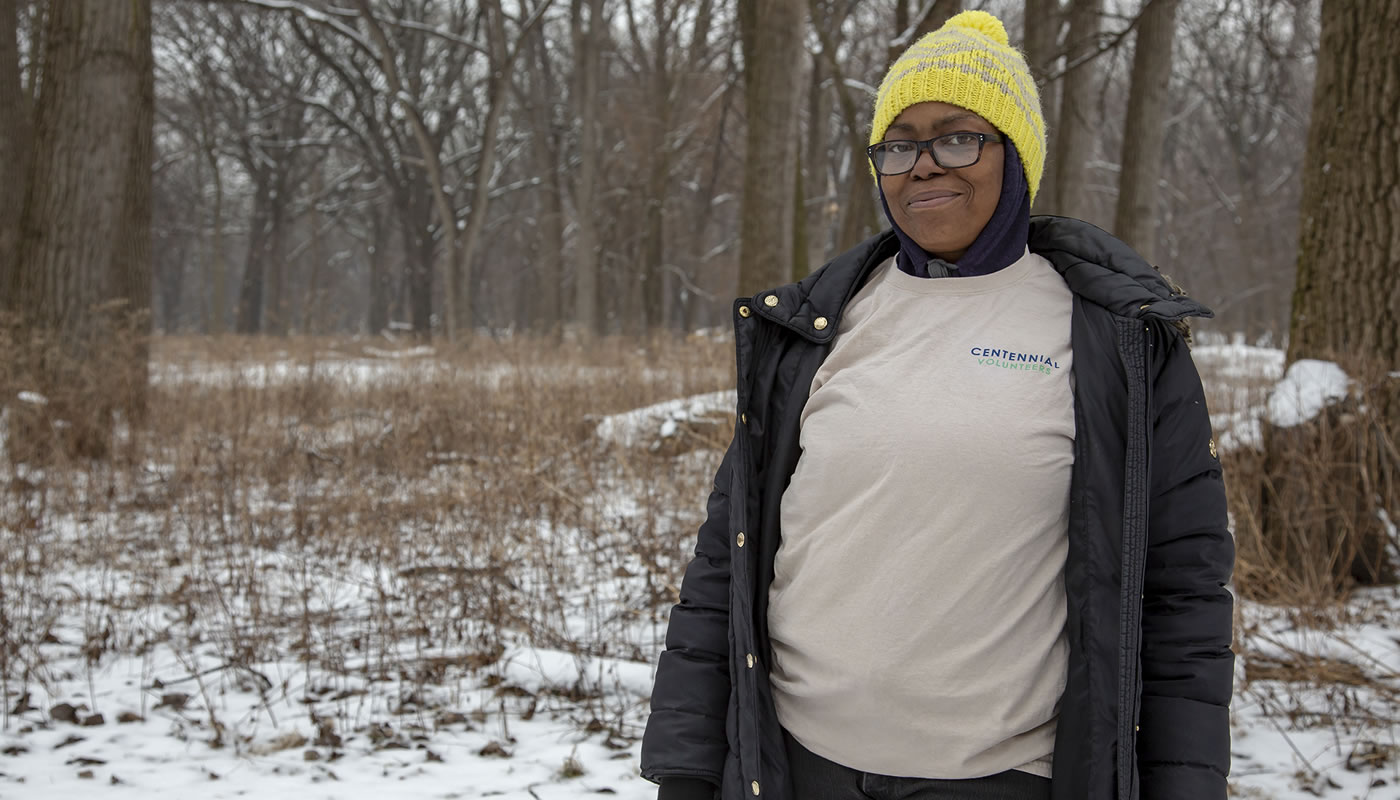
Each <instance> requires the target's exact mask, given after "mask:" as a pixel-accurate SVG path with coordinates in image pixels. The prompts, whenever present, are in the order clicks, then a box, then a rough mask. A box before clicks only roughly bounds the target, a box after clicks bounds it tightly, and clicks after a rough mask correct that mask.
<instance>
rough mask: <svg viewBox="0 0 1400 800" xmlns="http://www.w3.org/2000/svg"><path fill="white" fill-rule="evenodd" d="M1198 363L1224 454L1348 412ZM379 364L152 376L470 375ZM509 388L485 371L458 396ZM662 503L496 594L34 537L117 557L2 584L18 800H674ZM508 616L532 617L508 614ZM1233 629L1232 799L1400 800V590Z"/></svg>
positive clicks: (405, 567) (689, 457)
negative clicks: (1270, 429)
mask: <svg viewBox="0 0 1400 800" xmlns="http://www.w3.org/2000/svg"><path fill="white" fill-rule="evenodd" d="M1195 352H1196V359H1197V362H1198V364H1199V365H1200V368H1201V372H1202V374H1203V376H1205V378H1206V380H1207V382H1208V384H1210V386H1209V390H1210V394H1211V397H1212V398H1213V399H1214V400H1213V402H1216V403H1217V404H1219V403H1220V402H1221V401H1219V399H1218V398H1221V397H1225V398H1230V400H1229V401H1228V405H1229V406H1230V407H1229V408H1227V409H1223V410H1221V409H1219V408H1217V417H1216V420H1215V422H1216V426H1217V435H1219V436H1220V437H1221V439H1222V442H1229V444H1230V445H1231V446H1243V445H1248V444H1250V443H1252V442H1253V441H1255V439H1256V438H1257V420H1259V419H1260V418H1262V416H1263V415H1264V414H1267V413H1271V412H1273V413H1274V414H1275V418H1276V419H1281V415H1285V414H1292V415H1294V416H1295V417H1297V416H1301V415H1306V414H1307V413H1309V408H1312V412H1311V413H1315V411H1316V409H1315V408H1313V406H1316V403H1315V402H1314V403H1311V405H1309V404H1308V402H1306V401H1310V400H1320V399H1323V398H1325V397H1327V396H1329V395H1333V396H1335V394H1336V393H1337V392H1339V391H1340V392H1344V391H1345V390H1346V382H1345V376H1342V377H1341V378H1338V376H1337V375H1336V374H1335V373H1334V372H1333V371H1332V370H1331V369H1329V368H1328V367H1326V366H1310V367H1306V368H1305V369H1304V370H1302V371H1301V372H1300V373H1299V374H1296V375H1295V374H1294V373H1293V372H1290V379H1291V381H1292V382H1291V383H1286V384H1285V385H1286V386H1287V387H1289V388H1288V392H1289V395H1288V397H1289V398H1291V399H1290V400H1289V402H1291V403H1292V404H1291V405H1289V406H1288V407H1287V408H1283V407H1282V406H1281V407H1280V409H1273V407H1272V405H1271V404H1270V403H1269V401H1268V400H1267V398H1268V393H1267V390H1268V388H1269V387H1270V386H1272V385H1273V384H1274V383H1275V382H1277V381H1278V380H1279V379H1280V378H1282V377H1284V376H1283V375H1282V374H1281V371H1282V362H1283V357H1282V353H1281V352H1279V351H1277V350H1273V349H1268V348H1259V347H1248V346H1245V345H1243V344H1239V343H1234V344H1214V345H1207V346H1201V347H1198V348H1197V349H1196V351H1195ZM369 355H370V356H371V358H365V359H360V358H355V359H350V358H326V359H323V360H321V361H320V362H318V364H317V365H316V366H308V365H306V364H295V363H291V362H288V363H282V364H272V365H253V366H248V367H229V366H220V367H213V366H210V367H205V368H199V369H193V370H191V369H173V368H171V369H166V368H161V369H159V370H157V371H156V373H155V374H156V375H157V380H159V381H162V382H164V383H166V384H167V385H169V384H174V385H182V384H184V383H188V382H199V383H202V384H206V385H207V384H215V385H219V384H222V383H228V382H240V383H242V384H245V385H246V384H248V383H253V384H256V385H274V384H283V383H287V382H295V381H299V380H305V379H306V378H307V377H308V376H309V375H315V376H316V377H317V378H319V379H324V380H334V381H347V382H367V381H375V380H381V379H384V377H385V376H386V375H397V376H400V377H402V376H403V375H404V374H406V373H407V374H414V373H418V372H419V371H423V370H427V371H430V372H434V374H439V375H441V374H446V373H451V374H452V375H453V376H456V377H461V376H462V375H463V373H462V372H461V371H460V370H456V368H454V367H450V366H448V365H445V364H442V363H440V362H437V361H435V360H434V358H433V354H432V352H431V351H429V350H422V351H408V352H399V353H397V354H389V355H384V354H376V353H371V354H369ZM454 370H456V371H455V372H454ZM508 376H509V368H507V367H500V368H497V367H490V368H483V369H482V370H480V371H477V372H474V373H472V374H471V375H469V376H466V377H469V378H470V379H471V380H472V381H478V382H480V381H486V382H491V381H498V380H502V379H504V378H505V377H508ZM536 379H538V380H540V381H542V382H544V381H548V380H550V378H549V374H548V373H547V372H542V373H541V374H540V375H538V376H536ZM597 379H598V380H603V381H606V380H608V379H609V378H608V375H607V374H605V373H604V372H600V373H599V374H598V376H597ZM571 380H575V381H576V380H578V375H577V374H575V375H574V376H572V378H571ZM1339 387H1340V388H1339ZM1275 396H1281V395H1279V394H1278V393H1276V395H1275ZM1292 400H1298V401H1299V402H1292ZM41 401H42V398H36V397H26V398H22V402H26V403H31V404H33V403H38V402H41ZM1276 402H1278V403H1284V402H1285V400H1282V399H1281V400H1278V401H1276ZM733 403H734V400H733V393H732V392H716V393H712V394H702V395H696V396H693V397H685V398H681V399H679V400H675V401H671V402H667V403H662V404H658V405H654V406H648V407H645V408H639V409H636V410H634V411H630V412H626V413H623V414H617V415H613V416H609V417H606V418H602V419H597V420H592V421H591V424H592V425H593V435H594V438H595V439H596V440H597V442H598V443H599V447H602V448H611V450H608V451H607V452H619V451H620V450H625V449H626V448H635V449H638V450H643V451H647V452H652V453H655V452H658V451H659V452H662V453H663V454H664V453H665V452H669V451H668V450H667V448H665V447H663V446H662V445H664V443H666V442H667V441H674V440H676V439H677V437H678V436H681V435H682V434H683V432H685V431H691V430H695V429H704V426H706V425H713V423H714V421H715V419H716V418H720V419H722V418H723V417H724V416H725V415H726V414H730V413H732V408H733ZM1227 437H1228V438H1227ZM679 449H680V450H681V452H679V453H678V454H677V455H675V456H674V457H673V458H672V460H673V461H674V464H675V467H674V469H675V470H677V471H678V472H684V473H686V474H689V473H698V474H703V473H706V472H707V471H708V470H710V469H713V466H714V464H715V463H717V461H718V458H719V453H718V452H717V451H716V450H713V449H703V450H699V451H696V450H694V449H693V448H679ZM150 472H151V473H152V474H153V475H156V477H155V478H153V480H159V474H160V470H159V469H158V468H153V469H151V470H150ZM645 477H646V476H642V478H645ZM701 484H702V485H703V481H702V482H701ZM646 486H647V482H646V481H645V480H635V479H624V478H621V477H619V478H617V479H615V480H610V481H605V482H603V483H601V484H599V485H598V486H596V487H594V488H595V490H596V492H595V495H594V496H593V498H592V499H591V500H590V501H589V502H591V503H594V505H593V506H591V509H592V510H591V512H590V513H593V514H595V515H597V516H599V517H601V518H602V521H601V522H600V523H599V525H598V529H599V530H607V531H616V536H615V537H613V538H608V537H602V538H599V537H597V536H595V535H594V534H591V533H588V532H587V531H583V530H572V529H569V528H567V527H566V526H563V525H560V524H554V523H551V522H550V521H549V520H546V519H538V520H536V519H524V520H522V524H521V526H520V531H516V532H515V533H513V534H512V536H515V537H523V538H522V541H523V540H528V542H524V543H522V541H515V540H512V544H511V546H512V547H517V546H518V547H525V546H527V545H528V546H529V547H538V548H541V551H547V552H548V553H550V555H551V559H552V562H554V563H557V564H567V565H569V566H560V567H557V571H554V569H553V568H552V569H551V570H550V571H543V572H541V571H528V570H527V571H523V572H509V571H508V572H505V573H503V574H500V573H496V572H492V570H493V569H495V567H494V566H492V565H495V564H497V563H498V562H497V561H496V560H495V559H497V558H498V557H501V556H500V555H499V554H497V553H495V552H491V553H490V554H489V555H490V559H491V560H490V561H489V563H488V562H487V561H480V562H478V561H476V560H473V559H476V558H477V557H478V556H480V557H481V558H485V557H486V556H483V555H481V554H480V553H477V552H476V551H470V552H469V553H468V554H467V555H465V556H464V555H463V554H462V553H460V552H455V551H453V550H451V549H450V548H448V549H440V548H439V549H435V547H436V546H435V545H432V546H427V547H426V548H425V550H424V551H423V552H422V553H419V554H418V555H417V556H416V557H415V558H414V559H413V560H411V563H408V564H403V563H400V564H396V565H393V566H392V567H389V566H386V565H385V564H382V563H377V562H374V561H372V560H364V559H360V558H356V557H354V555H353V553H352V554H350V555H347V556H346V557H344V558H336V559H327V558H324V557H321V556H319V555H318V554H317V553H316V552H314V551H313V550H307V549H299V547H298V545H297V544H296V542H294V541H288V542H283V543H281V544H276V543H274V544H272V545H268V543H267V542H265V541H261V540H259V541H258V543H257V546H256V547H249V548H246V549H245V548H243V547H241V546H235V544H236V542H235V544H229V545H228V546H227V547H226V548H225V549H224V550H221V551H219V552H215V553H209V554H207V556H206V557H203V558H204V559H205V560H202V561H199V562H198V563H195V561H194V560H192V559H191V558H189V557H184V558H174V557H172V556H170V555H169V554H168V553H167V551H166V550H165V549H163V548H165V547H166V546H167V545H166V543H167V542H169V541H172V540H173V539H178V538H179V537H181V536H188V537H193V536H194V534H193V532H192V531H184V532H181V531H172V530H170V529H169V518H168V517H164V516H162V515H160V514H156V513H147V512H137V513H133V514H131V515H130V516H126V517H121V518H116V517H111V516H104V515H102V514H101V513H96V514H88V515H86V516H84V515H81V514H77V515H72V516H70V517H69V518H68V519H67V521H66V523H65V524H63V525H59V526H55V527H54V529H53V530H51V531H44V532H43V533H42V537H45V540H46V541H51V542H62V541H67V542H69V543H70V544H71V543H75V542H80V541H81V542H86V541H89V540H91V541H93V546H94V547H106V548H108V549H109V550H110V552H111V553H112V554H113V555H112V556H111V557H110V558H105V557H104V558H101V559H94V563H91V564H87V563H85V564H83V565H81V566H69V565H62V564H50V563H40V561H37V560H36V561H34V562H33V563H32V564H31V565H30V568H26V569H22V570H20V571H19V572H17V573H16V574H15V577H13V578H10V579H7V580H8V582H7V583H5V584H3V585H0V606H2V607H3V608H4V609H5V612H6V613H7V614H8V615H9V617H7V619H6V620H3V621H0V622H4V624H6V625H10V626H12V631H13V632H14V633H15V634H16V635H13V636H8V637H7V640H10V641H14V640H23V641H24V642H25V645H24V646H22V647H18V648H16V649H15V650H14V651H13V652H11V653H9V654H8V659H9V660H8V662H7V663H8V666H9V669H8V673H9V675H10V676H11V677H10V680H9V681H8V682H7V683H6V684H5V685H4V686H3V687H0V692H2V693H3V697H4V704H5V705H4V708H3V709H0V712H4V713H3V722H4V725H3V730H0V798H45V799H46V800H47V799H48V798H65V797H87V796H91V795H99V796H112V797H133V798H135V797H139V798H147V797H150V798H194V797H198V798H234V797H259V798H281V797H287V798H306V799H307V800H312V798H318V799H319V798H347V799H348V800H360V799H362V798H374V800H380V799H381V798H399V797H404V798H408V797H413V798H477V797H500V798H507V799H508V800H514V799H517V798H518V799H519V800H526V799H527V798H533V799H534V800H549V799H550V798H583V797H596V796H619V797H624V798H651V797H654V796H655V787H653V786H651V785H650V784H648V783H646V782H645V781H643V780H641V779H640V778H639V777H638V774H637V773H638V766H639V764H638V755H639V747H640V733H641V730H642V726H643V725H644V723H645V719H646V713H647V698H648V695H649V693H650V685H651V679H652V668H653V667H652V665H653V664H654V663H655V659H656V655H657V654H658V653H659V651H660V649H661V646H662V644H661V639H662V635H663V633H664V625H665V619H664V614H665V613H666V611H667V608H668V605H669V602H670V598H671V597H673V596H674V586H672V585H664V584H663V585H657V584H656V582H655V564H651V565H650V566H649V565H648V562H647V559H646V558H645V557H643V556H639V555H638V554H637V553H635V552H633V551H631V550H629V549H628V542H627V535H628V534H627V532H628V531H635V530H640V529H645V527H646V526H647V525H654V524H655V522H656V521H655V520H654V519H653V518H652V517H649V516H648V514H651V513H654V509H651V510H649V509H650V508H651V507H650V506H649V505H648V503H647V502H644V501H643V499H642V493H644V492H645V491H646ZM702 500H703V497H697V498H695V506H696V507H695V508H694V509H687V510H685V512H686V513H688V514H689V515H690V516H689V517H687V518H686V519H685V520H684V524H686V525H693V522H694V515H695V514H696V513H698V510H699V506H700V502H701V501H702ZM268 502H269V503H270V504H271V503H272V501H271V500H270V499H269V500H268ZM575 502H576V501H575ZM522 513H530V512H524V511H522ZM678 513H679V512H678ZM103 539H119V540H120V541H118V542H115V543H113V542H111V541H106V542H103V541H99V540H103ZM220 541H223V540H220ZM677 549H678V552H676V553H673V554H669V555H668V558H670V559H672V561H665V562H664V564H670V563H682V562H683V561H684V558H685V552H684V551H685V550H687V549H688V545H683V546H682V547H680V548H677ZM192 552H195V551H194V550H192V549H191V550H186V549H183V548H180V547H175V548H173V549H171V550H170V551H169V553H192ZM516 552H519V551H516ZM503 557H504V558H506V559H507V561H506V562H500V563H510V562H509V559H510V558H511V557H512V556H511V555H510V553H506V554H505V556H503ZM17 558H19V559H20V561H21V562H23V559H24V558H37V556H30V555H21V556H17ZM11 563H15V562H14V561H13V559H12V562H11ZM477 570H479V574H478V572H476V571H477ZM675 577H678V576H674V575H673V576H672V579H674V578H675ZM478 580H479V581H483V582H487V581H492V580H497V581H498V583H499V587H498V588H497V589H492V590H491V591H490V594H491V597H492V598H494V601H493V602H496V603H498V605H499V606H502V607H504V608H505V609H506V612H505V613H503V612H502V611H501V610H500V608H496V610H495V611H493V613H494V614H496V616H497V617H498V619H506V620H512V619H513V620H515V622H514V623H513V624H512V623H510V622H507V623H504V624H503V623H501V622H499V621H496V622H492V623H490V624H487V623H484V622H482V621H480V620H477V619H475V618H474V617H473V616H472V615H473V610H472V608H468V607H467V606H468V605H469V602H468V601H467V600H462V599H461V598H458V602H461V603H462V607H461V609H460V610H453V609H452V608H447V609H443V608H440V607H439V608H433V609H430V610H428V611H425V610H423V608H422V607H421V603H422V602H423V599H424V598H433V597H444V598H450V597H456V595H452V594H451V592H452V591H456V590H459V589H460V588H461V586H462V585H476V584H474V583H472V582H473V581H478ZM435 581H440V584H439V583H435ZM250 582H251V583H255V584H256V586H255V587H254V588H249V586H248V584H249V583H250ZM217 587H234V589H236V591H230V592H229V593H228V594H220V592H219V591H217ZM3 592H9V593H10V595H9V598H10V599H6V597H5V595H4V594H3ZM435 592H437V593H438V594H434V593H435ZM16 596H23V597H24V598H27V599H26V601H25V602H26V604H25V605H23V606H22V607H21V606H20V605H18V604H17V601H16V600H14V598H15V597H16ZM43 598H51V600H49V601H45V600H43ZM542 598H543V599H542ZM514 606H519V607H520V608H521V609H524V608H526V607H527V606H528V607H529V608H530V609H531V610H529V611H525V610H521V611H519V613H517V614H515V615H514V616H512V615H511V614H510V613H509V611H510V609H511V608H512V607H514ZM425 614H426V615H428V616H430V617H432V618H431V619H429V620H427V621H426V622H424V621H423V620H422V619H421V617H422V616H423V615H425ZM1238 619H1239V625H1238V628H1239V646H1238V647H1239V658H1238V662H1237V675H1236V694H1235V702H1234V705H1233V708H1232V714H1231V717H1232V724H1233V731H1234V733H1233V743H1232V751H1233V753H1234V759H1233V760H1234V774H1233V775H1232V778H1231V784H1232V787H1233V792H1232V796H1236V797H1243V798H1259V799H1260V800H1269V799H1272V800H1295V799H1298V798H1313V797H1324V798H1336V800H1360V799H1361V798H1366V800H1387V799H1393V800H1400V739H1398V738H1397V734H1398V733H1400V633H1397V626H1398V625H1400V591H1397V590H1396V589H1393V588H1389V589H1373V590H1368V591H1366V592H1363V593H1360V594H1359V595H1358V596H1357V597H1356V598H1355V599H1354V600H1353V602H1352V603H1351V604H1350V605H1349V606H1348V607H1347V608H1346V609H1343V610H1341V611H1339V612H1338V613H1337V614H1335V615H1333V616H1332V617H1331V618H1329V619H1327V620H1317V619H1308V618H1306V617H1305V616H1304V615H1301V614H1299V613H1296V611H1294V610H1291V609H1281V608H1270V607H1264V606H1259V605H1254V604H1242V606H1241V608H1240V611H1239V615H1238ZM244 620H248V622H243V621H244ZM253 620H263V621H262V622H253ZM416 626H421V627H422V628H423V631H424V632H422V633H420V632H415V630H414V629H415V627H416ZM444 631H453V632H454V633H453V635H452V636H450V637H449V636H445V635H443V632H444ZM17 676H23V677H24V680H19V679H18V677H17Z"/></svg>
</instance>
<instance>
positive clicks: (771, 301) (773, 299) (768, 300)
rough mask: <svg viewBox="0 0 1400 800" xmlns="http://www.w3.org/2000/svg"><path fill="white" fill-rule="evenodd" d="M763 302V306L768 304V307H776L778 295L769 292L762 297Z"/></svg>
mask: <svg viewBox="0 0 1400 800" xmlns="http://www.w3.org/2000/svg"><path fill="white" fill-rule="evenodd" d="M763 304H764V305H765V306H768V307H769V308H777V307H778V296H777V295H776V294H770V295H768V296H767V297H765V298H763Z"/></svg>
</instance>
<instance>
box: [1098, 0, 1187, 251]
mask: <svg viewBox="0 0 1400 800" xmlns="http://www.w3.org/2000/svg"><path fill="white" fill-rule="evenodd" d="M1178 4H1179V0H1144V2H1143V8H1142V12H1141V15H1140V17H1139V21H1138V26H1137V42H1136V44H1135V45H1134V51H1133V78H1132V88H1131V89H1130V90H1129V93H1128V112H1127V118H1126V122H1125V124H1124V126H1123V157H1122V168H1121V171H1120V172H1119V176H1118V210H1117V216H1116V217H1115V222H1114V232H1115V233H1117V234H1118V237H1119V238H1121V239H1123V240H1124V241H1125V242H1127V243H1128V244H1130V245H1132V246H1133V247H1134V248H1136V249H1137V251H1138V253H1140V254H1142V257H1143V258H1145V259H1147V260H1148V261H1149V262H1151V261H1153V259H1154V258H1155V257H1156V250H1157V227H1158V223H1159V221H1160V220H1159V217H1158V215H1157V201H1158V199H1159V198H1160V197H1161V195H1162V191H1161V188H1160V187H1159V186H1158V179H1159V177H1160V175H1161V173H1162V144H1163V142H1164V141H1165V140H1166V135H1167V134H1166V121H1167V111H1168V108H1169V105H1168V102H1167V89H1168V85H1169V83H1170V82H1171V73H1172V41H1173V40H1174V39H1175V38H1176V9H1177V5H1178Z"/></svg>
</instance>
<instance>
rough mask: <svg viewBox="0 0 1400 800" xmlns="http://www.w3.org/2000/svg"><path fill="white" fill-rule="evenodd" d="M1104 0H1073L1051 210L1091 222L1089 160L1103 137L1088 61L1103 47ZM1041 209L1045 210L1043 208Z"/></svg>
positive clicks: (1053, 149) (1056, 142) (1056, 143)
mask: <svg viewBox="0 0 1400 800" xmlns="http://www.w3.org/2000/svg"><path fill="white" fill-rule="evenodd" d="M1102 9H1103V0H1070V7H1069V34H1068V36H1069V39H1068V42H1067V46H1066V49H1065V59H1066V69H1067V70H1068V72H1066V74H1065V77H1064V80H1063V81H1062V83H1063V86H1062V87H1061V93H1060V124H1059V125H1057V126H1055V127H1054V128H1052V130H1054V131H1056V132H1057V135H1056V137H1055V140H1054V141H1053V142H1052V145H1051V148H1052V153H1053V157H1052V159H1051V160H1052V161H1053V162H1054V164H1055V179H1054V183H1053V185H1052V187H1051V188H1052V189H1054V191H1055V196H1054V197H1053V198H1052V199H1051V200H1050V207H1049V208H1048V209H1045V210H1046V211H1048V212H1049V213H1052V214H1059V215H1061V216H1066V217H1075V218H1077V219H1084V220H1088V219H1089V218H1090V217H1091V216H1093V204H1092V202H1091V198H1090V197H1089V190H1088V186H1089V183H1090V181H1089V161H1090V159H1092V158H1093V156H1094V142H1095V141H1097V140H1098V138H1099V136H1098V132H1097V127H1098V126H1097V124H1096V122H1097V119H1096V117H1095V114H1094V97H1093V96H1094V85H1095V83H1096V81H1095V73H1094V68H1093V64H1092V63H1085V62H1084V59H1086V58H1089V57H1091V56H1092V54H1093V53H1094V52H1095V51H1096V50H1097V49H1098V36H1099V24H1100V19H1099V15H1100V12H1101V11H1102ZM1037 210H1040V209H1037Z"/></svg>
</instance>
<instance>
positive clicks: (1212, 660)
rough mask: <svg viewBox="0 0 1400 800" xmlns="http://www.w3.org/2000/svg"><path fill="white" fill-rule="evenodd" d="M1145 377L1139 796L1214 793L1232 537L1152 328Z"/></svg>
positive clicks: (1204, 419)
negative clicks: (1148, 412)
mask: <svg viewBox="0 0 1400 800" xmlns="http://www.w3.org/2000/svg"><path fill="white" fill-rule="evenodd" d="M1156 330H1157V332H1158V337H1159V338H1158V340H1159V341H1162V339H1165V341H1163V343H1162V347H1163V348H1164V350H1165V353H1164V355H1163V356H1162V360H1161V361H1160V362H1159V363H1160V364H1161V366H1160V368H1159V370H1158V372H1157V375H1156V378H1155V381H1154V383H1153V412H1154V414H1155V420H1154V422H1153V427H1152V442H1153V455H1152V465H1151V469H1152V476H1151V480H1152V483H1151V498H1150V502H1149V514H1148V547H1147V567H1146V576H1145V582H1144V588H1143V601H1142V650H1141V658H1142V706H1141V710H1140V714H1139V720H1138V747H1137V757H1138V770H1139V774H1140V777H1141V797H1142V800H1224V799H1225V796H1226V776H1227V775H1228V774H1229V771H1230V713H1229V705H1230V695H1231V692H1232V691H1233V686H1234V654H1233V653H1232V652H1231V651H1230V644H1231V626H1232V623H1233V606H1234V602H1233V598H1232V597H1231V594H1230V592H1229V590H1228V589H1226V588H1225V585H1226V584H1227V583H1228V582H1229V580H1230V573H1231V570H1232V569H1233V566H1234V559H1235V547H1234V540H1233V538H1232V537H1231V534H1230V531H1229V529H1228V523H1227V518H1226V512H1225V485H1224V483H1223V481H1222V479H1221V474H1220V462H1219V460H1218V459H1217V457H1216V454H1215V448H1214V445H1213V440H1212V438H1211V429H1210V417H1209V414H1208V412H1207V410H1206V402H1205V393H1204V392H1203V391H1202V388H1201V379H1200V376H1199V375H1198V374H1197V372H1196V367H1195V365H1194V364H1193V363H1192V361H1191V355H1190V352H1189V351H1188V349H1187V347H1186V344H1185V342H1184V341H1183V340H1182V338H1181V336H1180V335H1179V334H1177V333H1176V332H1175V331H1172V330H1170V329H1169V328H1168V327H1167V326H1165V325H1163V326H1160V327H1158V328H1157V329H1156Z"/></svg>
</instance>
